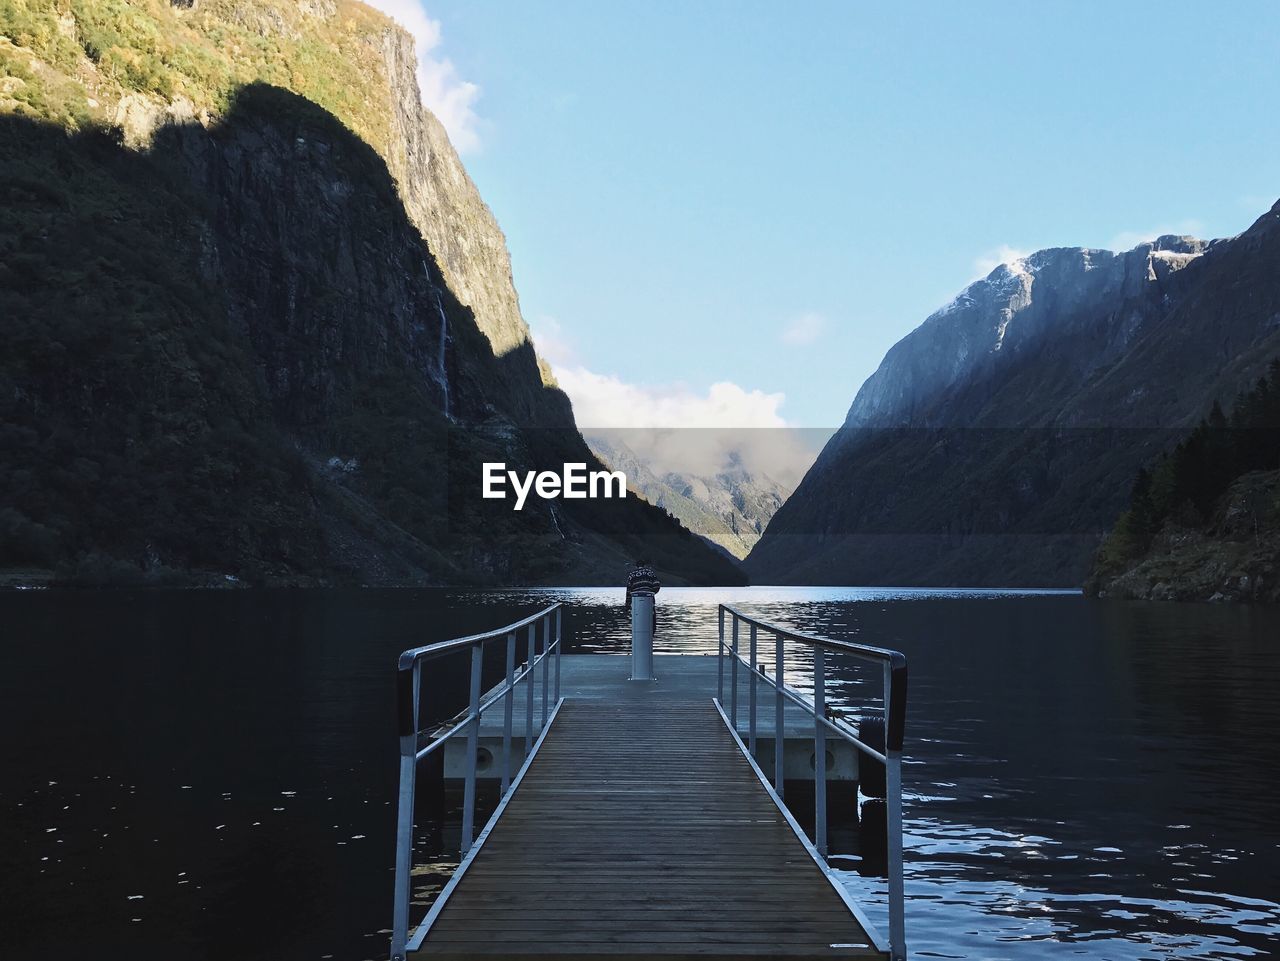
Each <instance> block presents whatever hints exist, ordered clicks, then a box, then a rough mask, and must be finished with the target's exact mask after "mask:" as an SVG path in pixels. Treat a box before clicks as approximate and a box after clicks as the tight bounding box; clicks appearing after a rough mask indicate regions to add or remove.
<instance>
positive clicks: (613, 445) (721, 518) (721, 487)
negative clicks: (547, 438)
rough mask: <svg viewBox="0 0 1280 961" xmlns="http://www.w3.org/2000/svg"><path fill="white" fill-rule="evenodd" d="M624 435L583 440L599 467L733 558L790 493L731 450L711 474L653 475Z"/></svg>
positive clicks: (591, 434)
mask: <svg viewBox="0 0 1280 961" xmlns="http://www.w3.org/2000/svg"><path fill="white" fill-rule="evenodd" d="M626 433H627V432H626V431H617V432H613V433H608V432H601V431H593V430H589V429H588V430H586V431H585V432H584V437H585V438H586V441H587V445H588V446H589V447H590V448H591V449H592V451H594V452H595V454H596V456H598V457H599V458H600V459H601V460H602V461H603V462H604V463H605V464H607V465H609V466H610V467H612V468H614V469H616V470H621V471H623V472H624V473H625V474H626V475H627V482H628V484H630V485H631V486H632V487H633V488H634V489H635V491H636V492H637V493H638V494H639V495H640V496H641V497H643V498H644V499H645V500H647V501H648V502H649V503H650V504H653V505H655V506H657V507H660V508H662V509H663V510H665V511H667V512H668V513H669V514H671V515H672V516H673V517H675V518H676V520H678V521H679V522H680V523H681V524H683V525H684V526H685V527H687V528H688V529H689V530H691V531H692V532H693V533H695V534H697V535H699V536H700V537H704V538H706V539H707V540H709V541H711V542H712V543H713V544H716V545H718V546H719V547H721V548H723V549H724V550H726V551H728V552H729V553H730V554H731V555H733V557H735V558H737V559H738V560H741V559H742V558H744V557H746V556H747V554H748V553H750V551H751V548H752V547H753V546H754V545H755V543H756V541H758V540H759V539H760V535H761V534H762V533H763V532H764V529H765V527H766V526H767V525H768V523H769V521H770V519H772V517H773V515H774V514H776V513H777V512H778V508H780V507H781V506H782V505H783V503H784V502H785V501H786V499H787V498H788V497H789V496H790V494H791V489H790V488H789V487H787V486H785V485H784V484H781V483H779V482H778V481H776V480H774V479H773V478H771V477H769V476H768V475H766V474H763V473H761V472H759V471H752V470H749V469H748V468H747V466H746V465H745V464H744V463H743V462H742V458H741V456H740V455H735V454H734V453H732V452H730V454H729V456H728V459H727V462H726V463H725V464H724V465H723V467H722V469H720V470H718V471H716V472H714V473H711V474H695V473H690V472H687V471H661V472H655V471H654V470H653V469H651V467H650V466H649V464H648V463H646V462H645V460H644V459H643V458H641V457H638V456H637V455H636V453H635V452H634V451H633V450H631V449H630V448H629V447H628V446H627V444H626V441H625V435H626Z"/></svg>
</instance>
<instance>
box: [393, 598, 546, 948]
mask: <svg viewBox="0 0 1280 961" xmlns="http://www.w3.org/2000/svg"><path fill="white" fill-rule="evenodd" d="M539 624H541V625H542V653H541V654H539V653H537V631H538V625H539ZM553 624H554V634H555V638H554V640H553V639H552V632H553V628H552V625H553ZM525 628H528V659H527V660H526V661H525V663H524V665H522V669H521V670H519V671H517V669H516V659H515V658H516V635H517V633H518V632H519V631H521V630H523V629H525ZM500 637H505V638H506V641H507V650H506V679H505V680H504V682H503V683H502V684H501V685H499V686H498V687H497V688H496V689H495V690H494V691H493V693H492V694H491V695H490V696H489V697H487V698H483V699H482V698H481V675H482V672H483V667H484V646H485V644H487V643H488V642H489V641H492V640H496V639H497V638H500ZM561 648H562V644H561V605H560V604H552V605H551V606H550V607H548V608H546V609H545V610H542V611H539V612H538V613H537V614H534V615H531V616H530V617H526V618H524V619H523V620H520V621H517V622H516V623H514V624H508V625H507V626H506V627H500V628H498V629H497V630H493V631H488V632H487V633H484V634H473V635H470V636H469V637H459V638H455V639H453V640H448V641H441V642H439V643H437V644H428V645H426V646H424V647H415V648H411V649H410V650H407V651H405V652H404V653H403V654H401V655H400V660H399V671H398V673H397V691H398V698H397V701H398V714H399V734H400V799H399V808H398V810H397V820H396V874H395V905H394V910H393V912H392V923H391V958H392V961H405V955H406V950H407V946H408V943H409V905H410V899H411V894H412V891H411V888H412V875H413V807H414V800H415V797H416V788H417V769H418V762H419V761H420V760H422V759H423V758H424V757H426V756H427V755H428V754H430V753H431V752H433V751H435V750H436V749H437V748H439V747H441V746H443V745H444V744H445V743H446V742H447V741H448V740H449V738H451V737H453V736H454V735H455V734H458V733H459V732H461V731H462V730H463V729H465V730H466V733H467V761H466V765H467V767H466V777H465V780H464V782H463V802H462V856H463V858H464V859H465V858H466V857H467V855H468V853H469V852H470V851H471V848H472V844H473V843H474V840H475V837H474V835H475V806H476V755H477V754H478V747H479V737H480V721H481V719H482V718H483V717H484V713H485V712H486V711H487V710H489V708H491V707H492V706H493V705H494V704H496V703H497V702H498V701H499V700H501V701H502V702H503V729H502V788H501V799H500V801H499V804H500V805H501V804H503V803H505V801H506V798H507V796H508V795H509V794H510V793H511V791H512V790H514V788H515V784H514V783H513V782H512V778H511V740H512V738H511V734H512V731H511V721H512V714H513V709H514V704H515V689H516V685H517V684H519V683H520V682H521V681H525V680H528V682H529V683H528V684H527V685H526V687H525V690H526V691H527V694H528V697H527V699H526V703H525V725H526V726H525V736H524V753H525V759H526V762H527V760H528V757H529V755H530V752H531V751H532V749H533V742H534V731H535V727H534V723H533V701H534V687H535V686H536V685H535V681H534V679H535V677H536V669H537V667H538V665H539V664H541V665H542V718H541V724H540V725H539V726H538V727H537V728H536V730H537V731H539V732H542V733H545V731H546V727H547V724H548V722H549V721H550V719H551V717H552V716H554V711H549V703H555V704H558V703H559V702H560V656H561ZM464 650H469V651H470V652H471V676H470V700H469V706H468V708H467V709H466V711H465V712H464V713H461V714H459V715H458V716H457V717H456V718H454V719H452V723H451V724H449V726H448V727H446V728H444V729H443V731H442V732H441V731H439V730H437V732H435V736H433V737H432V738H431V740H430V741H428V743H427V744H426V745H425V746H423V747H419V746H418V723H419V717H420V713H421V711H420V708H421V701H422V666H423V664H424V663H426V662H427V661H430V660H435V659H438V658H441V657H445V656H447V655H449V654H454V653H459V652H461V651H464ZM553 652H554V654H555V657H554V660H555V662H556V670H555V697H554V700H553V701H549V688H550V681H551V672H550V668H551V661H552V660H553V658H551V657H550V655H551V654H552V653H553Z"/></svg>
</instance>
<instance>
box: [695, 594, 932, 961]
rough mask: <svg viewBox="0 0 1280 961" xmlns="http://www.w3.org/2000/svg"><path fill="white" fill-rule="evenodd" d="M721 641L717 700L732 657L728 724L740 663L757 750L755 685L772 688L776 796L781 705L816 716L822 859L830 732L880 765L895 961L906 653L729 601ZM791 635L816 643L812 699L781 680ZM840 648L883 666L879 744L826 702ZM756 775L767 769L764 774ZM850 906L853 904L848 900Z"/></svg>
mask: <svg viewBox="0 0 1280 961" xmlns="http://www.w3.org/2000/svg"><path fill="white" fill-rule="evenodd" d="M726 614H728V615H729V617H730V619H731V628H730V640H729V642H727V643H726V641H725V615H726ZM719 621H720V625H719V626H720V642H719V647H718V650H717V653H716V661H717V692H718V694H717V703H718V704H719V705H721V709H722V711H723V709H724V700H725V699H724V695H725V691H724V687H725V661H726V660H728V662H729V674H730V677H729V688H730V699H729V705H728V711H729V715H728V720H729V726H730V727H731V728H732V729H733V731H734V734H735V736H737V731H738V665H739V664H742V665H743V666H744V667H746V669H747V671H748V676H749V678H750V682H749V684H748V693H747V744H746V747H747V750H748V752H749V753H750V755H751V757H752V758H753V759H754V758H755V756H756V717H757V713H758V708H759V695H758V692H757V687H758V685H759V684H760V683H761V682H764V683H766V684H769V685H770V686H771V687H772V688H773V690H774V752H773V753H774V773H773V790H774V793H775V794H776V795H777V797H778V800H779V802H781V800H782V797H783V789H784V784H783V782H784V777H783V760H784V758H785V755H786V750H785V731H786V729H785V713H786V712H785V706H786V704H787V702H788V701H789V702H791V703H792V704H796V705H798V706H799V707H800V708H802V709H803V710H804V711H805V712H807V713H808V714H809V715H810V716H811V717H812V718H813V720H814V725H813V787H814V791H813V796H814V831H813V833H814V838H813V846H814V849H815V851H816V853H817V854H818V856H819V857H820V858H821V860H822V862H823V863H824V864H825V862H826V858H827V791H826V779H827V770H826V769H827V747H826V738H827V735H828V734H834V735H836V736H837V737H840V738H843V739H844V740H846V741H848V742H849V743H850V744H852V745H853V746H854V747H855V748H857V749H858V750H859V751H861V752H862V753H863V754H866V755H868V756H869V757H872V758H874V759H875V760H877V761H879V762H880V763H881V764H883V765H884V768H885V813H886V818H887V835H888V844H887V847H888V850H887V855H888V856H887V862H888V863H887V867H888V881H889V940H888V944H889V953H890V955H891V957H892V958H893V959H894V961H900V959H904V958H906V956H907V949H906V932H905V919H904V905H903V885H902V740H903V734H904V732H905V729H906V713H907V659H906V657H904V656H903V655H902V654H900V653H898V652H897V651H890V650H885V649H883V648H878V647H869V646H867V645H865V644H854V643H852V642H850V641H836V640H832V639H831V638H827V637H817V636H815V635H812V634H802V633H800V632H799V631H793V630H791V629H790V628H786V627H782V626H780V625H777V624H771V623H768V622H767V621H761V620H758V619H756V618H754V617H751V616H750V615H747V614H743V613H742V612H741V611H738V610H735V609H734V608H732V607H730V606H728V605H727V604H721V605H720V613H719ZM739 624H745V625H747V627H748V657H746V658H744V657H743V656H742V653H741V652H740V649H739V627H738V625H739ZM761 631H764V632H767V633H770V634H772V635H773V639H774V673H773V676H772V677H770V676H769V675H768V674H767V673H766V672H765V671H764V668H763V666H762V665H760V664H759V662H758V661H757V660H756V655H757V653H758V651H759V646H758V634H759V632H761ZM786 641H794V642H796V643H799V644H805V645H807V646H809V647H811V648H812V649H813V700H812V701H810V700H809V699H808V698H806V697H805V696H804V695H802V694H801V693H799V692H798V691H796V690H795V689H793V688H791V687H789V686H788V685H787V683H786V679H785V678H786V674H785V663H786V651H785V642H786ZM828 651H830V652H833V653H844V654H848V655H850V656H851V657H855V658H858V659H859V660H862V661H868V662H872V663H877V664H880V665H882V677H883V682H884V750H883V751H880V750H878V749H876V748H874V747H872V746H871V745H869V744H866V743H864V742H863V741H862V739H861V738H860V737H859V734H858V731H857V730H855V729H854V728H853V727H851V726H850V725H849V724H847V723H846V722H845V721H843V720H841V719H840V718H837V717H831V716H830V715H829V712H828V710H827V702H826V655H827V652H828ZM761 777H762V778H763V777H764V775H763V773H761ZM851 906H852V905H851Z"/></svg>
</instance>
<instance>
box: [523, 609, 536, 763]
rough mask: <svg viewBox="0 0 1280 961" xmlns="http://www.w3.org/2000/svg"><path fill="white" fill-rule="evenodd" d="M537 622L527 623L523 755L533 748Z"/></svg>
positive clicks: (526, 754)
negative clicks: (527, 647) (527, 650)
mask: <svg viewBox="0 0 1280 961" xmlns="http://www.w3.org/2000/svg"><path fill="white" fill-rule="evenodd" d="M537 630H538V625H537V624H530V625H529V663H528V664H526V665H525V670H524V675H525V676H524V679H525V686H526V688H527V689H528V694H529V696H528V697H527V698H526V699H525V702H524V756H525V757H528V756H529V752H530V751H532V750H533V657H534V654H535V648H536V647H537V645H538V639H537Z"/></svg>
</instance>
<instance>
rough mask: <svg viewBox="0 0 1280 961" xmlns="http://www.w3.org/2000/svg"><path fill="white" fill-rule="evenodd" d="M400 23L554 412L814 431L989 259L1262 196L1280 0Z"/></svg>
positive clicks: (1276, 173)
mask: <svg viewBox="0 0 1280 961" xmlns="http://www.w3.org/2000/svg"><path fill="white" fill-rule="evenodd" d="M416 3H417V0H385V2H381V3H379V5H380V6H383V7H384V8H387V7H391V8H399V10H398V11H397V10H393V12H397V13H398V15H400V16H401V18H402V19H404V18H405V17H406V16H410V14H406V13H405V11H406V10H407V9H408V8H411V7H414V6H415V5H416ZM426 14H427V16H428V17H429V18H430V20H429V21H427V22H429V23H433V26H432V27H430V28H427V29H428V30H434V33H431V34H429V35H428V36H427V42H426V43H425V44H420V47H422V46H427V47H430V50H429V51H420V52H423V53H424V54H425V55H426V56H427V66H428V67H430V68H431V74H430V76H429V77H428V79H427V80H426V81H424V82H425V83H430V84H431V85H432V91H431V92H429V93H427V94H426V95H425V99H427V101H428V103H429V105H434V106H435V107H436V109H437V111H438V112H440V113H441V114H442V119H444V120H445V122H446V125H447V126H449V127H450V129H451V132H452V133H453V134H454V138H455V141H456V142H458V143H459V144H460V145H462V146H463V148H464V150H463V154H464V160H465V162H466V164H467V167H468V169H469V171H470V172H471V175H472V177H473V179H474V180H475V181H476V183H477V184H478V186H479V188H480V191H481V193H482V194H483V195H484V197H485V198H486V200H487V201H488V203H489V205H490V207H491V208H492V209H493V211H494V213H495V214H496V215H497V218H498V220H499V222H500V223H501V225H502V227H503V229H504V230H505V232H506V234H507V239H508V244H509V246H510V249H511V255H512V262H513V267H514V273H515V281H516V287H517V289H518V290H519V292H520V297H521V302H522V306H523V309H524V313H525V317H526V319H527V320H528V321H529V323H530V325H531V326H532V327H533V329H534V332H535V336H536V337H537V338H538V340H539V343H540V346H541V348H542V349H543V350H544V351H545V352H546V353H547V354H548V355H550V357H551V360H552V361H553V363H554V364H555V366H556V369H557V371H558V373H559V374H560V376H561V379H562V382H564V383H565V384H566V386H567V387H569V389H570V393H571V395H572V396H573V397H574V400H575V406H576V407H577V408H579V413H580V419H581V417H582V415H583V414H584V413H585V414H589V416H587V418H586V419H588V420H592V419H594V420H604V421H610V422H613V421H616V422H617V423H620V424H628V425H634V424H637V423H639V422H642V421H645V420H646V419H647V420H649V421H653V420H655V419H656V420H668V421H670V420H681V419H684V422H689V421H690V420H692V421H694V422H702V421H704V420H705V421H706V422H707V423H720V422H733V423H743V424H770V423H781V422H783V421H785V422H786V423H788V424H799V425H807V426H835V425H838V424H839V423H840V422H841V421H842V420H843V418H844V415H845V413H846V411H847V409H848V406H849V403H850V401H851V400H852V399H853V396H854V394H855V392H856V391H857V389H858V387H859V386H860V385H861V383H862V381H863V379H865V377H866V376H867V375H868V374H869V373H870V372H871V371H872V370H874V368H875V367H876V365H877V364H878V363H879V361H880V359H881V357H882V356H883V355H884V352H885V350H887V349H888V347H890V346H891V345H892V344H893V343H894V342H895V341H896V340H898V339H899V338H900V337H902V336H903V335H904V334H906V333H907V332H908V331H910V330H911V329H912V328H914V327H915V326H916V325H918V324H919V323H920V322H921V321H922V320H923V319H924V318H925V317H926V316H927V315H928V314H929V313H930V312H932V311H933V310H934V309H936V308H937V307H939V306H941V305H942V304H943V303H945V302H946V301H947V300H949V299H950V298H951V297H952V296H954V294H955V293H957V292H958V291H959V290H960V289H961V288H962V287H963V286H964V285H965V284H966V283H968V282H969V281H971V280H973V279H974V278H975V277H976V276H978V275H979V273H980V272H981V273H985V272H986V270H989V269H990V268H991V267H993V266H995V264H996V263H998V262H1000V260H1002V259H1006V258H1007V257H1008V256H1010V255H1012V254H1014V253H1015V252H1029V251H1031V250H1035V249H1038V248H1041V247H1051V246H1074V245H1083V246H1095V247H1115V246H1124V247H1128V246H1132V245H1133V244H1134V243H1136V242H1138V241H1139V240H1140V239H1142V238H1144V237H1149V236H1154V235H1155V234H1157V233H1161V232H1187V233H1195V234H1198V235H1200V236H1225V235H1230V234H1234V233H1238V232H1239V231H1240V230H1242V229H1244V228H1245V227H1247V226H1248V225H1249V224H1250V223H1251V222H1252V221H1253V220H1254V219H1255V218H1256V217H1257V216H1258V215H1260V214H1261V213H1262V212H1263V211H1264V210H1265V209H1266V208H1268V207H1269V206H1270V205H1271V204H1272V203H1273V202H1274V201H1275V200H1276V198H1277V197H1278V196H1280V124H1276V123H1275V117H1276V114H1277V109H1278V105H1280V67H1278V66H1277V63H1280V4H1275V3H1243V2H1241V3H1231V4H1203V3H1201V4H1196V3H1175V2H1164V3H1161V4H1158V5H1151V4H1146V3H1136V2H1135V3H1102V2H1095V3H1089V2H1076V3H1041V4H1028V5H1017V4H1009V3H1000V4H994V3H993V4H980V3H958V2H957V3H941V2H939V3H922V4H915V5H906V4H886V3H876V4H871V3H855V2H843V3H806V4H795V5H792V4H787V5H782V4H776V3H775V4H755V3H740V2H732V3H731V2H711V0H699V2H696V3H693V2H689V3H675V2H652V0H646V2H643V3H640V2H635V3H625V4H624V3H621V2H607V3H606V2H566V0H555V2H550V0H543V2H530V0H522V2H519V3H516V2H504V3H498V2H483V0H427V3H426ZM419 35H420V37H422V36H423V33H422V32H421V31H419ZM714 385H718V386H714ZM713 387H714V389H713ZM656 412H660V413H656ZM661 426H672V425H671V424H668V423H663V424H662V425H661Z"/></svg>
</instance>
